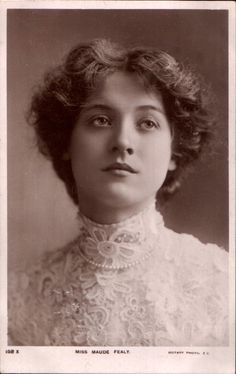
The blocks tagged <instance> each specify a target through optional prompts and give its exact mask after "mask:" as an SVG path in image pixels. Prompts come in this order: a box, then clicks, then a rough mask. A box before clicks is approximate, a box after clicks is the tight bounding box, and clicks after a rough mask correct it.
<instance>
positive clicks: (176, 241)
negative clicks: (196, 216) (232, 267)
mask: <svg viewBox="0 0 236 374" xmlns="http://www.w3.org/2000/svg"><path fill="white" fill-rule="evenodd" d="M165 238H166V240H167V242H168V246H167V247H168V249H167V251H168V255H169V256H170V257H173V259H175V260H176V261H178V262H181V264H182V266H183V265H184V266H188V267H190V266H191V267H193V268H194V267H196V268H198V269H199V268H206V269H208V270H209V268H212V269H215V271H216V272H219V273H227V272H228V252H227V251H226V250H225V249H223V248H221V247H219V246H218V245H217V244H213V243H202V242H201V241H200V240H199V239H198V238H196V237H195V236H193V235H190V234H179V233H176V232H174V231H172V230H170V229H166V230H165Z"/></svg>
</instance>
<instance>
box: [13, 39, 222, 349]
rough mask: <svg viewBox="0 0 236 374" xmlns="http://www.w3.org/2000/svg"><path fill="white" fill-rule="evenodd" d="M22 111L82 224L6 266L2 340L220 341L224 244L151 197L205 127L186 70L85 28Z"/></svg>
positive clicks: (174, 180)
mask: <svg viewBox="0 0 236 374" xmlns="http://www.w3.org/2000/svg"><path fill="white" fill-rule="evenodd" d="M29 118H30V123H31V124H32V125H33V126H34V128H35V130H36V133H37V137H38V145H39V149H40V151H41V152H42V153H43V154H45V155H46V156H47V157H49V158H50V159H51V160H52V163H53V166H54V169H55V171H56V173H57V175H58V176H59V177H60V178H61V179H62V180H63V181H64V182H65V185H66V188H67V191H68V193H69V195H70V197H71V198H72V199H73V201H74V202H75V204H77V205H78V207H79V214H78V224H79V233H78V237H77V238H76V239H75V240H74V241H73V242H72V243H70V244H68V245H67V246H66V247H64V248H62V249H59V250H57V251H54V252H53V253H49V254H47V255H46V256H45V257H44V258H43V259H42V260H41V261H40V262H39V263H38V264H37V265H36V266H35V267H34V268H33V269H31V270H30V271H27V272H22V273H21V274H19V275H17V276H15V275H14V276H12V280H11V282H10V284H11V290H10V292H9V295H10V303H9V336H10V340H11V342H12V344H16V345H81V346H87V345H93V346H94V345H108V346H109V345H110V346H113V345H116V346H118V345H121V346H122V345H126V346H171V345H173V346H178V345H179V346H181V345H183V346H189V345H197V346H200V345H203V346H214V345H227V344H228V338H227V333H228V319H227V314H228V313H227V308H228V307H227V305H228V301H227V295H228V285H227V253H226V252H225V251H223V250H222V249H220V248H218V247H217V246H216V245H213V244H207V245H204V244H202V243H201V242H200V241H199V240H198V239H196V238H194V237H193V236H191V235H186V234H177V233H175V232H173V231H171V230H169V229H167V228H166V227H165V226H164V223H163V219H162V216H161V214H160V213H159V212H158V209H157V210H156V206H158V202H159V201H163V200H165V199H166V198H167V197H169V196H170V195H172V194H173V193H174V192H175V190H176V189H177V188H178V187H179V185H180V181H181V177H182V174H183V171H184V170H185V169H186V168H187V167H188V166H190V165H191V164H192V162H193V161H194V160H195V159H197V158H198V157H199V156H200V154H201V152H202V150H203V149H204V147H205V146H206V145H207V144H208V143H209V140H210V138H211V134H212V131H213V125H214V122H213V120H212V117H211V116H210V114H209V111H208V109H207V102H206V99H205V96H204V90H202V87H201V84H200V82H199V80H198V79H197V78H196V77H195V76H194V75H193V73H192V72H191V71H189V70H187V69H185V68H184V67H183V66H182V65H180V64H179V63H178V62H176V61H175V59H173V58H172V57H171V56H169V55H168V54H166V53H164V52H162V51H158V50H154V49H145V48H133V49H129V50H127V49H123V48H121V47H119V46H117V45H114V44H112V43H110V42H108V41H104V40H95V41H93V42H91V43H88V44H83V45H79V46H77V47H75V48H74V49H73V50H72V51H71V52H70V53H69V55H68V56H67V58H66V60H65V62H64V63H63V64H62V65H61V66H59V67H58V68H56V69H54V70H53V71H52V72H50V73H49V74H48V75H47V77H46V79H45V82H44V85H43V87H42V88H40V90H39V91H38V92H37V93H36V94H35V96H34V98H33V101H32V106H31V111H30V117H29Z"/></svg>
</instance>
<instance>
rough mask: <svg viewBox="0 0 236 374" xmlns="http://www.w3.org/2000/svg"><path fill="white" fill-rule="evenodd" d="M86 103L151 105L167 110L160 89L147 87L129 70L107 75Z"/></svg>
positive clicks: (125, 105) (128, 106)
mask: <svg viewBox="0 0 236 374" xmlns="http://www.w3.org/2000/svg"><path fill="white" fill-rule="evenodd" d="M86 104H90V105H93V104H107V105H110V106H111V107H116V106H118V107H122V108H126V107H127V108H135V107H136V106H138V107H140V106H145V105H149V106H155V107H158V108H159V109H161V110H162V111H163V112H165V110H164V104H163V99H162V95H161V93H160V91H158V90H154V88H153V87H147V85H146V84H145V83H144V81H143V80H142V79H141V78H140V77H139V76H137V74H135V73H127V72H115V73H112V74H110V75H109V76H107V77H106V78H105V79H104V80H103V81H102V82H100V83H99V84H98V85H97V87H96V88H95V90H94V92H93V93H92V94H91V95H90V96H89V98H88V99H87V102H86Z"/></svg>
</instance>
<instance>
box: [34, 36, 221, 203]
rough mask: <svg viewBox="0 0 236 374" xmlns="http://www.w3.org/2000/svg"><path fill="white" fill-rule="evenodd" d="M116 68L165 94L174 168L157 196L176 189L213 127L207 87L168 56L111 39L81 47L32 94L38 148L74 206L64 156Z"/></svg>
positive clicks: (73, 189)
mask: <svg viewBox="0 0 236 374" xmlns="http://www.w3.org/2000/svg"><path fill="white" fill-rule="evenodd" d="M117 71H123V72H126V73H132V74H136V76H137V79H140V80H141V81H142V82H143V84H144V86H145V87H147V88H148V89H151V90H153V91H158V92H160V93H161V95H162V98H163V102H164V106H165V110H166V113H167V117H168V120H169V122H170V124H171V127H172V131H173V145H172V159H173V160H174V161H175V163H176V169H175V170H173V171H169V172H168V174H167V176H166V179H165V181H164V183H163V186H162V187H161V189H160V190H159V192H158V197H159V198H162V199H167V198H168V197H169V196H171V195H172V194H173V193H174V192H175V191H176V190H177V189H178V187H179V186H180V182H181V179H182V176H183V172H184V170H186V169H187V168H188V167H189V166H190V165H191V164H192V163H193V161H194V160H196V159H198V158H199V156H200V155H201V153H202V150H203V149H204V147H205V145H206V144H208V143H209V140H210V138H211V135H212V133H213V130H214V118H213V116H212V113H211V112H210V111H209V106H208V104H209V103H208V95H207V90H206V88H204V86H203V83H202V82H201V80H200V79H199V78H198V77H197V76H196V75H195V74H194V73H193V72H192V71H191V70H190V69H189V68H185V67H184V66H183V65H181V64H180V63H178V62H177V61H176V60H175V59H174V58H173V57H171V56H170V55H169V54H167V53H165V52H163V51H160V50H158V49H153V48H137V47H136V48H130V49H128V48H123V47H121V46H118V45H117V44H114V43H111V42H109V41H107V40H94V41H92V42H90V43H86V44H79V45H77V46H76V47H75V48H73V49H72V50H71V52H70V53H69V54H68V56H67V57H66V58H65V60H64V61H63V63H62V64H61V65H60V66H58V67H56V68H54V69H52V70H51V71H50V72H48V73H47V74H46V76H45V79H44V82H43V84H42V86H40V87H39V88H38V90H37V92H36V93H35V94H34V95H33V98H32V103H31V107H30V110H29V116H28V119H29V123H30V124H31V125H32V126H33V127H34V129H35V131H36V135H37V144H38V147H39V150H40V151H41V153H42V154H44V155H45V156H46V157H48V158H49V159H51V161H52V164H53V167H54V169H55V171H56V173H57V175H58V176H59V178H61V179H62V180H63V181H64V183H65V185H66V188H67V191H68V193H69V195H70V197H71V198H72V200H73V201H74V202H75V203H76V204H78V197H77V191H76V185H75V180H74V177H73V174H72V169H71V163H70V161H69V160H66V159H65V157H64V155H65V153H66V152H67V151H68V148H69V144H70V139H71V134H72V131H73V128H74V125H75V122H76V119H77V118H78V115H79V113H80V110H81V108H82V106H83V104H84V103H85V102H86V100H87V99H88V98H89V96H90V95H91V94H92V93H93V91H94V90H95V89H96V87H97V86H98V84H99V83H100V82H102V81H103V80H104V79H105V78H106V77H107V76H109V75H110V74H112V73H114V72H117ZM153 162H155V160H153Z"/></svg>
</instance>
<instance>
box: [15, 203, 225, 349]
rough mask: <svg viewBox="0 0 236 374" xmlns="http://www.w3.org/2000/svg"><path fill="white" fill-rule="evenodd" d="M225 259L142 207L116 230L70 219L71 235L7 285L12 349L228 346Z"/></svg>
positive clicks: (220, 252) (217, 250) (218, 251)
mask: <svg viewBox="0 0 236 374" xmlns="http://www.w3.org/2000/svg"><path fill="white" fill-rule="evenodd" d="M227 261H228V258H227V252H225V251H224V250H222V249H220V248H219V247H217V246H216V245H214V244H207V245H205V244H202V243H201V242H200V241H199V240H198V239H196V238H194V237H193V236H191V235H186V234H177V233H175V232H173V231H171V230H169V229H167V228H166V227H165V226H164V223H163V219H162V216H161V215H160V213H158V212H156V210H155V208H154V207H153V206H152V207H149V208H148V209H146V210H145V211H143V212H141V213H139V214H138V215H135V216H133V217H131V218H130V219H128V220H126V221H125V222H122V223H119V224H111V225H99V224H96V223H94V222H92V221H90V220H89V219H88V218H86V217H84V216H82V215H79V235H78V237H77V238H76V240H74V241H73V242H72V243H70V244H69V245H67V246H65V247H64V248H62V249H59V250H56V251H53V252H49V253H47V254H46V255H45V256H44V257H43V258H42V259H41V260H40V261H39V262H38V263H37V264H36V265H35V266H34V267H33V268H31V269H30V270H28V271H25V272H23V271H22V272H20V273H15V274H11V276H10V277H9V278H10V279H9V311H8V318H9V320H8V326H9V341H10V344H12V345H27V346H38V345H53V346H54V345H55V346H73V345H74V346H96V345H99V346H114V345H115V346H124V345H125V346H190V345H195V346H223V345H227V344H228V338H227V333H228V319H227V315H228V276H227V270H228V263H227Z"/></svg>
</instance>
